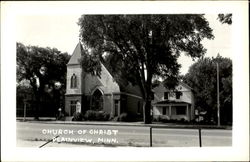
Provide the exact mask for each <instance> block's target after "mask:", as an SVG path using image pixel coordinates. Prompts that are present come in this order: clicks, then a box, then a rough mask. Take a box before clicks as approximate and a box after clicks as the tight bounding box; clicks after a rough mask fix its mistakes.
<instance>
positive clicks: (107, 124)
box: [17, 120, 232, 130]
mask: <svg viewBox="0 0 250 162" xmlns="http://www.w3.org/2000/svg"><path fill="white" fill-rule="evenodd" d="M17 121H18V122H29V123H43V124H67V125H99V126H100V125H102V126H105V125H106V126H137V127H149V128H150V127H152V128H176V129H178V128H180V129H181V128H182V129H200V128H202V129H224V130H232V127H231V126H220V127H218V126H216V125H177V124H175V123H168V124H162V123H153V124H144V123H142V122H137V123H135V122H132V123H128V122H86V121H81V122H77V121H56V120H39V121H34V120H26V121H22V120H17Z"/></svg>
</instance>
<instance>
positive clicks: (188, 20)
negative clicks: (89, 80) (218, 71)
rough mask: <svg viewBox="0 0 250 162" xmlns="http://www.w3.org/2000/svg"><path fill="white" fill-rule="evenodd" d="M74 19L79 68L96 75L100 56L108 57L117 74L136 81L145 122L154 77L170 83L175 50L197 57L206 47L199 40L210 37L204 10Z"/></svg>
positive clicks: (175, 69)
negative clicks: (199, 12) (81, 48)
mask: <svg viewBox="0 0 250 162" xmlns="http://www.w3.org/2000/svg"><path fill="white" fill-rule="evenodd" d="M78 24H79V25H80V28H81V29H80V38H81V41H82V43H83V45H84V49H85V50H84V52H85V54H84V55H83V58H82V59H81V61H82V65H83V68H84V69H85V71H87V72H91V73H92V74H93V75H100V71H101V68H100V61H101V62H108V64H109V65H110V68H111V70H112V72H114V73H116V75H117V77H116V79H117V78H120V77H123V78H126V79H127V80H128V81H129V82H132V83H133V84H137V85H139V86H140V89H141V92H142V94H143V99H144V109H143V110H144V113H143V114H144V123H150V122H151V121H150V119H151V118H150V109H151V100H152V82H153V80H154V79H155V78H159V77H161V78H163V79H164V80H166V86H167V87H171V88H173V87H174V85H176V84H177V78H178V72H179V68H180V65H179V64H178V63H177V58H178V57H179V56H180V54H181V53H182V52H185V54H187V55H189V56H191V57H193V58H197V57H200V56H202V55H203V54H204V53H205V52H206V50H205V49H204V48H203V46H202V44H201V40H202V39H204V38H208V39H212V38H213V35H212V29H211V28H210V27H209V24H208V22H207V20H206V19H205V18H204V15H82V16H81V18H80V19H79V22H78ZM170 83H171V84H170Z"/></svg>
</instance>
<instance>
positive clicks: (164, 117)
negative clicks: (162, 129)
mask: <svg viewBox="0 0 250 162" xmlns="http://www.w3.org/2000/svg"><path fill="white" fill-rule="evenodd" d="M158 121H159V122H163V123H167V122H169V121H170V119H169V117H168V116H164V115H162V116H159V117H158Z"/></svg>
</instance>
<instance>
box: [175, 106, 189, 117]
mask: <svg viewBox="0 0 250 162" xmlns="http://www.w3.org/2000/svg"><path fill="white" fill-rule="evenodd" d="M186 108H187V107H186V106H176V115H186Z"/></svg>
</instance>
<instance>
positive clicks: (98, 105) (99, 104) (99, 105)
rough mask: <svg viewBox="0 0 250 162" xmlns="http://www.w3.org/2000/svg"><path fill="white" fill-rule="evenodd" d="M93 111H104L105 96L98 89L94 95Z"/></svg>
mask: <svg viewBox="0 0 250 162" xmlns="http://www.w3.org/2000/svg"><path fill="white" fill-rule="evenodd" d="M92 109H93V110H102V109H103V95H102V92H101V91H100V90H99V89H96V90H95V92H94V93H93V95H92Z"/></svg>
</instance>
